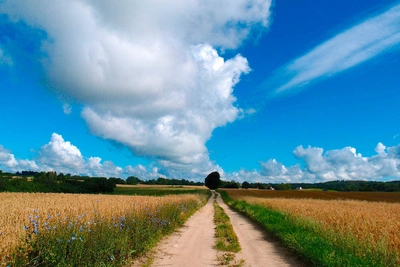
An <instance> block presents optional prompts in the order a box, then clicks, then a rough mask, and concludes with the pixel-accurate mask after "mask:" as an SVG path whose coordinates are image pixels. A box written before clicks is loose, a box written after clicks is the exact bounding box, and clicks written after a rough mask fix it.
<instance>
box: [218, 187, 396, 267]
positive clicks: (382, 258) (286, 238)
mask: <svg viewBox="0 0 400 267" xmlns="http://www.w3.org/2000/svg"><path fill="white" fill-rule="evenodd" d="M220 193H221V196H222V198H223V199H224V201H225V203H227V204H228V205H229V206H231V207H232V208H234V209H236V210H237V211H239V212H241V213H243V214H245V215H246V216H248V217H250V218H251V219H253V220H254V221H256V222H258V223H259V224H260V225H262V226H263V227H264V228H265V229H266V230H267V231H268V232H270V233H272V234H273V235H275V236H276V237H277V238H278V239H280V240H281V241H282V243H283V244H284V245H285V246H287V247H288V248H290V249H292V250H294V251H296V252H297V253H298V254H299V255H300V256H301V257H303V258H304V259H305V260H307V261H309V262H310V264H312V265H313V266H320V267H337V266H341V267H347V266H348V267H378V266H382V267H389V266H398V262H397V258H396V256H395V255H393V254H390V253H388V252H387V251H385V250H384V249H382V250H379V251H377V250H375V249H371V248H370V247H369V246H368V244H361V243H360V242H359V241H357V240H356V239H355V238H353V237H351V236H345V235H342V234H340V233H338V232H333V231H329V230H326V229H323V228H322V226H321V225H319V224H317V223H315V222H314V221H311V220H304V219H299V218H296V217H294V216H291V215H290V214H286V213H283V212H279V211H274V210H271V209H268V208H267V207H265V206H262V205H256V204H249V203H247V202H245V201H236V200H233V199H231V198H230V197H229V196H228V194H227V193H226V192H224V191H221V192H220Z"/></svg>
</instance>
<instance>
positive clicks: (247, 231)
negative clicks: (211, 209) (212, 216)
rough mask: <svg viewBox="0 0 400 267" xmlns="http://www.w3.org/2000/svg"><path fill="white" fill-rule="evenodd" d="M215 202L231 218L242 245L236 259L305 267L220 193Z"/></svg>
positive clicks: (251, 265) (250, 264)
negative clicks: (228, 203) (225, 200)
mask: <svg viewBox="0 0 400 267" xmlns="http://www.w3.org/2000/svg"><path fill="white" fill-rule="evenodd" d="M217 202H218V204H219V205H220V206H221V207H222V208H223V209H224V210H225V213H226V214H227V215H228V216H229V218H230V219H231V223H232V226H233V230H234V231H235V233H236V235H237V237H238V239H239V243H240V246H241V247H242V250H241V251H240V252H239V253H237V254H236V259H244V261H245V263H244V266H247V267H261V266H262V267H273V266H274V267H306V265H305V264H304V263H302V262H300V261H299V259H298V258H297V257H296V256H295V255H292V254H290V253H289V252H288V250H287V249H285V248H283V247H282V246H280V244H279V243H278V242H277V241H275V240H273V238H271V237H268V235H267V234H265V231H263V230H262V229H260V227H259V226H257V225H256V224H254V223H253V222H252V221H250V220H249V219H248V218H246V217H245V216H244V215H242V214H240V213H238V212H236V211H234V210H233V209H231V208H230V207H229V206H228V205H226V204H225V203H224V202H223V200H222V198H221V196H220V195H218V198H217Z"/></svg>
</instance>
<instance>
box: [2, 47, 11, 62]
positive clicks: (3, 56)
mask: <svg viewBox="0 0 400 267" xmlns="http://www.w3.org/2000/svg"><path fill="white" fill-rule="evenodd" d="M12 64H13V61H12V59H11V57H10V56H8V55H7V54H6V53H5V52H4V51H3V49H1V47H0V66H1V65H7V66H11V65H12Z"/></svg>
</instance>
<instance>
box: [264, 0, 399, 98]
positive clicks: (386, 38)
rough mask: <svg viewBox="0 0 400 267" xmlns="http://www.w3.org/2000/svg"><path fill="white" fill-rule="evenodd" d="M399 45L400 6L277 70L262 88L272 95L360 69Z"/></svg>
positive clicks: (341, 34)
mask: <svg viewBox="0 0 400 267" xmlns="http://www.w3.org/2000/svg"><path fill="white" fill-rule="evenodd" d="M399 44H400V4H397V5H395V6H392V7H391V8H390V9H388V10H386V11H385V12H383V13H381V14H379V15H377V16H374V17H371V18H369V19H367V20H365V21H363V22H362V23H359V24H357V25H355V26H353V27H351V28H348V29H347V30H345V31H343V32H341V33H339V34H337V35H336V36H334V37H333V38H331V39H329V40H327V41H326V42H324V43H322V44H321V45H319V46H317V47H315V48H314V49H312V50H311V51H309V52H308V53H306V54H305V55H303V56H301V57H299V58H296V59H295V60H293V61H292V62H290V63H288V64H286V65H284V66H282V67H281V68H278V69H277V70H276V71H275V73H274V75H273V76H271V77H270V78H267V80H266V81H265V82H264V84H263V85H262V88H263V89H265V88H268V89H269V90H273V91H272V96H277V95H280V94H281V93H287V92H291V91H293V90H294V89H297V90H298V89H299V88H301V87H304V86H306V85H308V84H310V83H312V82H315V81H317V80H320V79H324V78H327V77H330V76H332V75H335V74H337V73H340V72H342V71H345V70H347V69H349V68H351V67H354V66H357V65H359V64H361V63H363V62H366V61H367V60H369V59H372V58H374V57H376V56H378V55H380V54H382V53H384V52H388V51H390V50H392V49H394V48H395V47H397V45H399Z"/></svg>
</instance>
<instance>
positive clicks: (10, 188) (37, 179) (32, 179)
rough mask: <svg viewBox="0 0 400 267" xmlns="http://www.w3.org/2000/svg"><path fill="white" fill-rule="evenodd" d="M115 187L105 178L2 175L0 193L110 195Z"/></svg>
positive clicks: (51, 174)
mask: <svg viewBox="0 0 400 267" xmlns="http://www.w3.org/2000/svg"><path fill="white" fill-rule="evenodd" d="M115 186H116V183H115V181H113V179H111V178H109V179H107V178H105V177H87V176H71V175H70V174H67V175H64V174H63V173H60V174H57V173H56V172H30V171H29V172H22V173H15V174H12V173H2V172H1V171H0V192H30V193H33V192H42V193H111V192H113V191H114V188H115Z"/></svg>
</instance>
